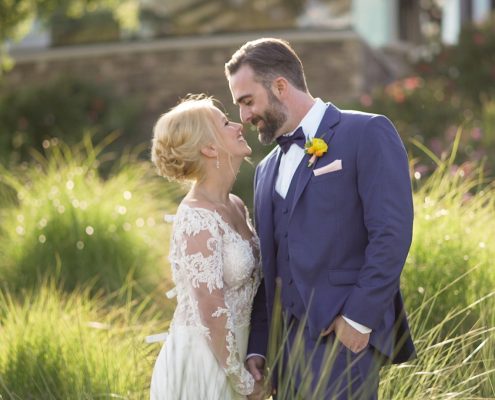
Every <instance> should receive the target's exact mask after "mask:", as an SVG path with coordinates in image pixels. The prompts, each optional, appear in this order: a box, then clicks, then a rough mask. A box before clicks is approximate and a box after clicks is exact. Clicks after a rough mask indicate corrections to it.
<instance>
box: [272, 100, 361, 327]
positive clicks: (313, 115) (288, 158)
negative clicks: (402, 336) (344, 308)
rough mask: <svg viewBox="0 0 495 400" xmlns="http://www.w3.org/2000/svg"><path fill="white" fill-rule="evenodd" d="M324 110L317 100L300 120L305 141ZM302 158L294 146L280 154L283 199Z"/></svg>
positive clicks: (278, 185) (277, 186) (279, 189)
mask: <svg viewBox="0 0 495 400" xmlns="http://www.w3.org/2000/svg"><path fill="white" fill-rule="evenodd" d="M326 110H327V105H326V104H325V103H324V102H323V101H322V100H321V99H319V98H317V99H316V101H315V103H314V104H313V106H312V107H311V108H310V110H309V111H308V113H307V114H306V115H305V116H304V118H303V119H302V120H301V123H300V124H299V126H301V127H302V129H303V132H304V135H305V136H306V140H311V139H312V138H313V137H314V136H315V134H316V131H317V130H318V127H319V126H320V122H321V120H322V119H323V116H324V115H325V112H326ZM299 126H298V128H299ZM296 129H297V128H296ZM296 129H294V131H292V132H290V133H288V134H287V136H290V135H292V134H294V132H295V131H296ZM303 157H304V149H302V148H301V147H299V146H298V145H294V144H293V145H292V146H291V147H290V148H289V150H288V151H287V153H282V156H281V158H280V165H279V167H278V174H277V180H276V182H275V190H276V191H277V193H278V194H279V195H280V196H282V197H283V198H284V199H285V197H286V196H287V192H288V191H289V186H290V183H291V181H292V178H293V176H294V173H295V172H296V169H297V167H298V166H299V164H300V163H301V161H302V159H303ZM342 317H343V318H344V319H345V320H346V321H347V323H348V324H349V325H351V326H352V327H353V328H354V329H356V330H357V331H359V332H361V333H370V332H371V329H370V328H368V327H366V326H364V325H362V324H359V323H357V322H355V321H353V320H351V319H349V318H347V317H345V316H342Z"/></svg>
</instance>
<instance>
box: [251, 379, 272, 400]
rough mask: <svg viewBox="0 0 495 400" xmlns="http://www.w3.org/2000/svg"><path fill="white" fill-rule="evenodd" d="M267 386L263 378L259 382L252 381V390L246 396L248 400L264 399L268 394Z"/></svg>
mask: <svg viewBox="0 0 495 400" xmlns="http://www.w3.org/2000/svg"><path fill="white" fill-rule="evenodd" d="M269 389H271V388H270V387H267V382H265V381H264V380H262V381H259V382H256V381H255V382H254V390H253V393H251V394H250V395H249V396H248V397H247V398H248V400H265V399H267V398H268V397H269V396H270V392H271V390H269Z"/></svg>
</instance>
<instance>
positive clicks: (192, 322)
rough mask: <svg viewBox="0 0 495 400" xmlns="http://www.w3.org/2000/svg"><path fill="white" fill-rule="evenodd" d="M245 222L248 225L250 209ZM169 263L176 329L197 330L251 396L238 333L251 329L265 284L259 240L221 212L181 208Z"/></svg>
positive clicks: (234, 380) (251, 384) (239, 389)
mask: <svg viewBox="0 0 495 400" xmlns="http://www.w3.org/2000/svg"><path fill="white" fill-rule="evenodd" d="M246 218H247V221H248V223H249V217H248V215H247V211H246ZM169 260H170V264H171V266H172V274H173V279H174V282H175V284H176V292H177V308H176V310H175V313H174V317H173V320H172V327H171V329H173V327H174V326H176V325H186V326H189V327H193V328H195V329H197V330H198V334H202V335H204V336H205V337H206V338H207V340H208V343H209V344H210V346H211V349H212V351H213V353H214V354H215V357H216V359H217V360H218V362H219V364H220V365H221V367H222V368H223V369H224V370H225V372H226V374H227V377H228V378H229V380H230V381H231V383H232V386H233V388H234V389H235V390H236V391H237V392H238V393H240V394H242V395H248V394H250V393H251V392H252V390H253V387H254V380H253V377H252V376H251V375H250V374H249V372H248V371H247V370H246V369H245V368H244V360H241V358H240V355H239V351H238V347H237V343H236V337H235V329H236V328H238V327H241V326H248V325H249V321H250V316H251V307H252V302H253V298H254V295H255V293H256V290H257V289H258V286H259V283H260V274H261V272H260V271H261V270H260V263H259V240H258V237H257V236H256V235H253V237H252V238H251V239H250V240H246V239H244V238H243V237H242V236H241V235H240V234H239V233H238V232H237V231H235V230H234V229H233V228H232V227H231V226H230V225H229V224H228V223H227V222H226V221H225V220H224V219H223V218H222V217H221V216H220V214H219V213H218V212H216V211H212V210H209V209H205V208H193V207H190V206H188V205H186V204H181V205H180V206H179V208H178V210H177V214H176V216H175V220H174V229H173V235H172V241H171V245H170V256H169Z"/></svg>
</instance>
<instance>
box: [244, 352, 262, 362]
mask: <svg viewBox="0 0 495 400" xmlns="http://www.w3.org/2000/svg"><path fill="white" fill-rule="evenodd" d="M254 356H258V357H262V358H263V360H266V357H265V356H264V355H262V354H258V353H250V354H248V355H247V356H246V360H249V359H250V358H251V357H254Z"/></svg>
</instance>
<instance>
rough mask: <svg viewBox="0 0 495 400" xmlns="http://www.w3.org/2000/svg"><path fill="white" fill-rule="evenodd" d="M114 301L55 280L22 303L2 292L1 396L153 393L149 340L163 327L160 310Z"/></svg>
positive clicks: (130, 395) (128, 396)
mask: <svg viewBox="0 0 495 400" xmlns="http://www.w3.org/2000/svg"><path fill="white" fill-rule="evenodd" d="M129 297H131V296H129ZM108 302H109V298H108V297H107V298H102V297H94V296H92V295H90V293H89V290H87V289H85V290H80V289H78V290H76V291H74V292H72V293H70V294H67V293H64V292H62V291H61V290H59V289H57V288H55V285H53V284H48V285H42V287H41V288H40V289H39V290H37V291H36V292H33V291H31V292H26V293H25V296H24V298H23V299H22V301H18V300H16V298H15V297H13V296H11V295H10V294H9V293H8V292H5V291H4V292H2V293H0V338H1V340H0V398H2V399H5V400H14V399H15V400H18V399H23V400H29V399H46V400H51V399H110V398H119V399H144V398H146V397H147V396H148V386H149V380H150V376H151V366H152V364H153V362H154V358H155V354H154V347H153V346H150V345H149V344H146V343H145V341H144V339H145V336H146V335H149V334H150V333H156V332H157V331H159V330H160V329H163V321H162V320H161V319H160V318H159V315H160V313H159V312H157V310H156V308H154V307H150V306H149V304H147V302H146V301H142V302H141V303H136V302H132V301H130V300H129V301H128V302H127V303H126V304H125V305H124V306H121V307H113V308H110V307H109V305H108Z"/></svg>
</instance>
